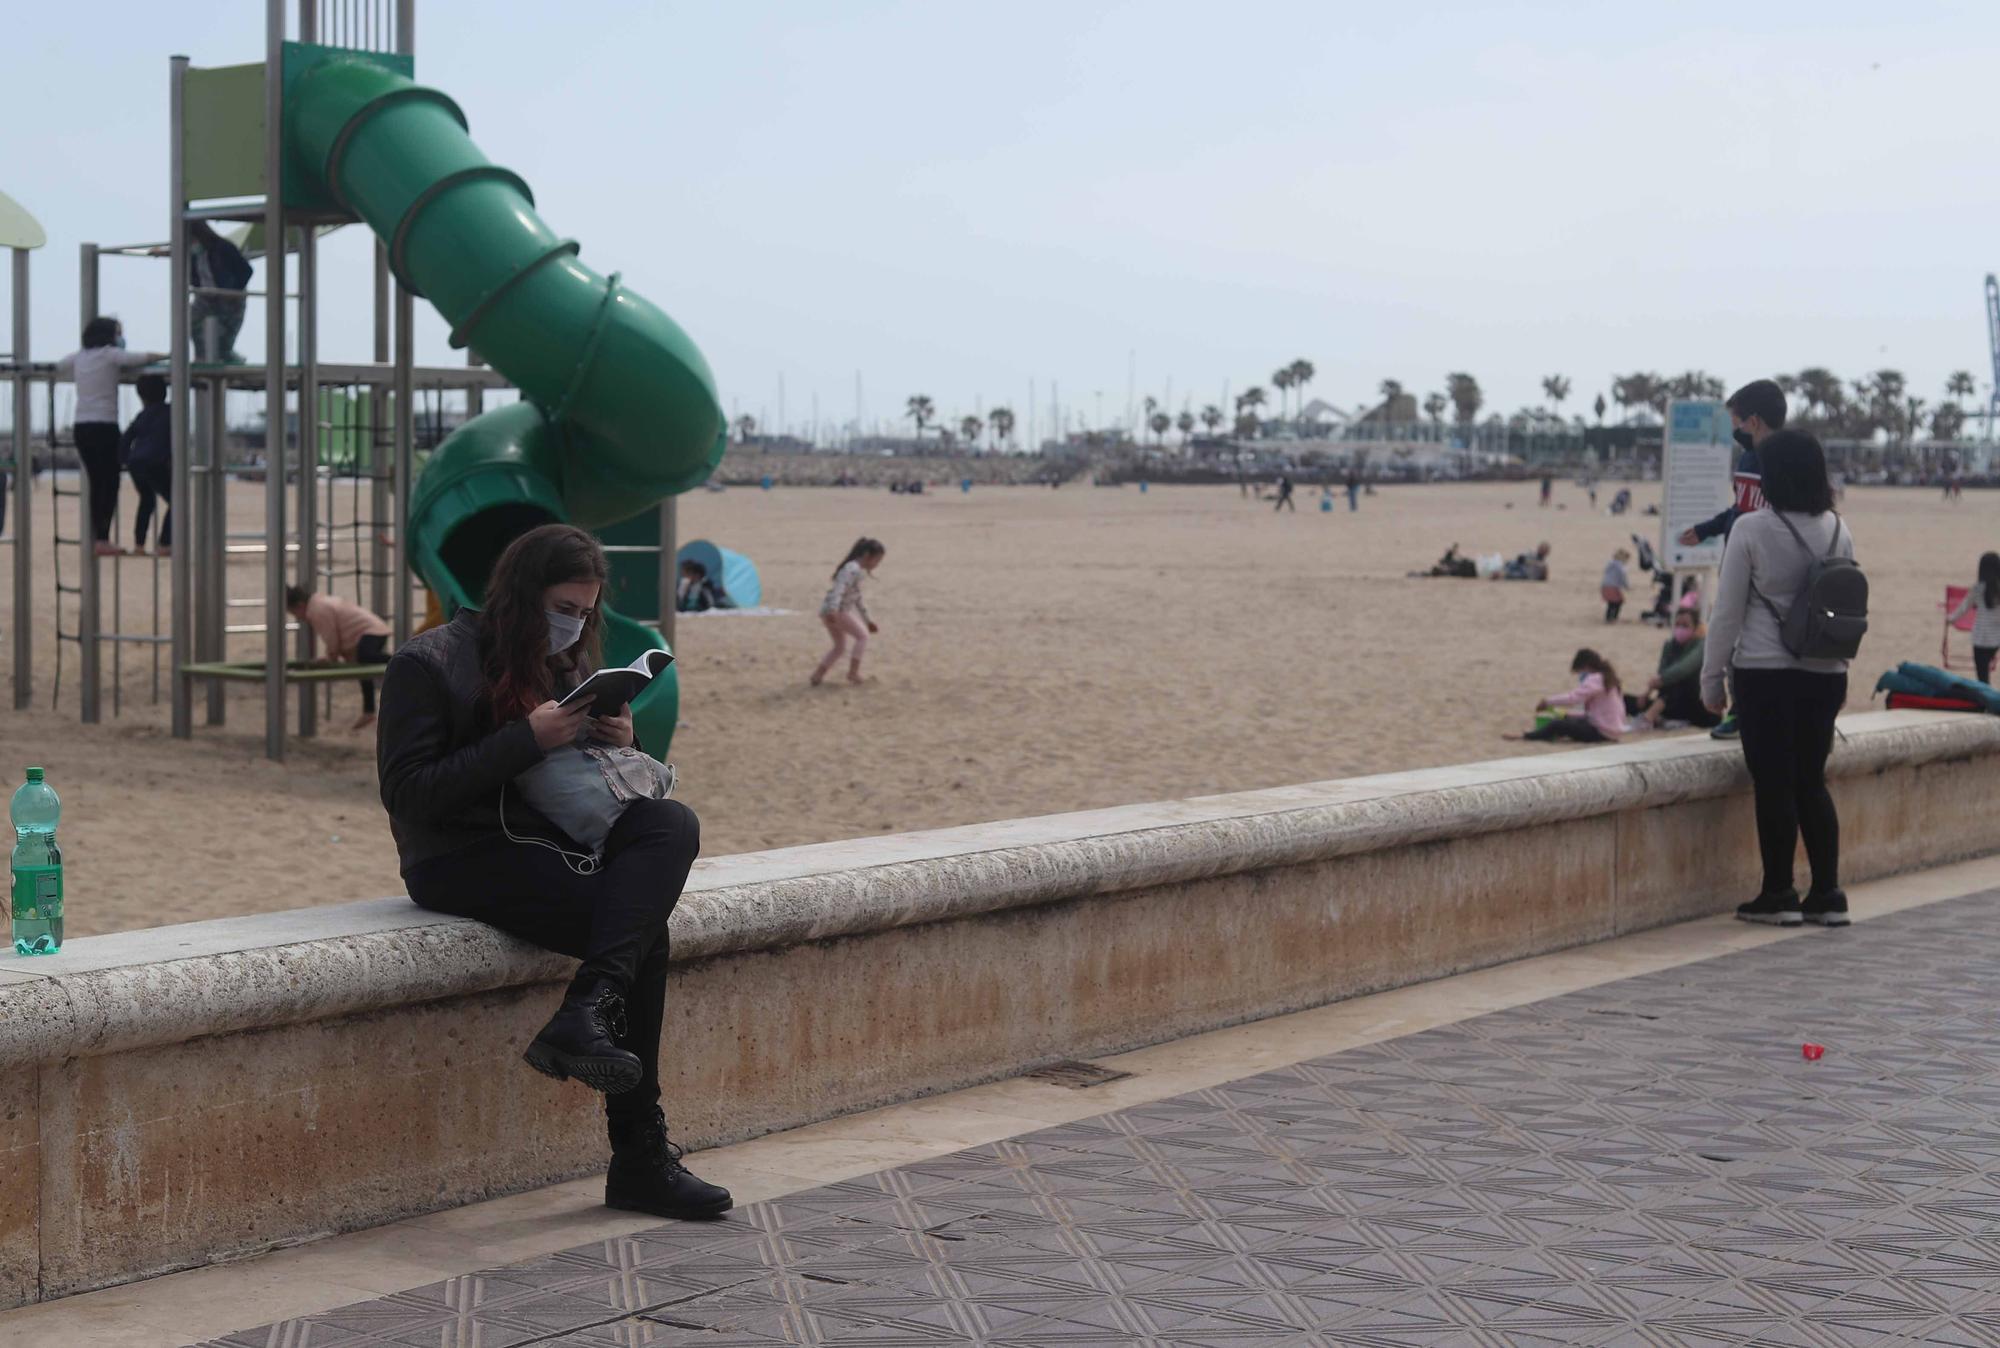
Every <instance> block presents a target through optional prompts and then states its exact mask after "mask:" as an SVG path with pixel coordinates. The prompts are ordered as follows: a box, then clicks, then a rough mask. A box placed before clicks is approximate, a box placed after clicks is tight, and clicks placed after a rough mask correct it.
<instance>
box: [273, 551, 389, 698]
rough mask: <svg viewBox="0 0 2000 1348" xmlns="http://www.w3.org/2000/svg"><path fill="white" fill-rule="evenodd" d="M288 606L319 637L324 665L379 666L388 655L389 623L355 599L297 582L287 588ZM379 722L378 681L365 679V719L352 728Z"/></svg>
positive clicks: (287, 608) (363, 689) (363, 692)
mask: <svg viewBox="0 0 2000 1348" xmlns="http://www.w3.org/2000/svg"><path fill="white" fill-rule="evenodd" d="M285 609H286V611H287V612H289V613H290V614H291V615H292V617H293V619H294V620H295V621H298V622H302V623H304V624H305V625H306V626H308V627H310V628H312V630H313V635H314V636H316V637H318V638H319V649H320V663H321V664H323V665H379V664H381V663H382V662H383V661H384V660H385V659H387V658H388V652H389V624H388V623H386V622H383V621H382V619H381V618H380V617H379V616H378V615H376V614H373V613H370V612H369V611H368V610H367V609H365V608H363V607H361V605H359V604H357V603H355V602H354V601H353V600H352V599H342V598H341V597H340V596H339V595H337V594H314V593H313V592H312V591H311V590H306V589H301V588H300V587H299V586H297V585H294V586H291V587H290V588H288V589H287V590H286V591H285ZM374 724H375V680H373V679H363V680H361V718H360V719H359V720H357V721H356V722H355V723H354V725H353V727H352V729H355V730H366V729H367V728H368V727H369V726H371V725H374Z"/></svg>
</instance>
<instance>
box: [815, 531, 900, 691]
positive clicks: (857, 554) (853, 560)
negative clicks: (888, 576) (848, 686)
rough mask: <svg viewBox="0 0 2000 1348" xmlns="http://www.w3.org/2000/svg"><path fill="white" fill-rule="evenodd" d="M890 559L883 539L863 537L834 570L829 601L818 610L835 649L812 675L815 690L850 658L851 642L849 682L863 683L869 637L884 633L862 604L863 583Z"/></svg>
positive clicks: (828, 653) (828, 592)
mask: <svg viewBox="0 0 2000 1348" xmlns="http://www.w3.org/2000/svg"><path fill="white" fill-rule="evenodd" d="M888 555H889V549H888V548H886V547H884V546H883V545H882V541H881V540H880V539H878V538H867V537H863V538H859V539H856V540H855V543H854V546H853V547H851V548H849V549H848V550H847V556H846V557H844V558H842V559H841V563H840V565H839V566H837V567H835V568H834V571H833V588H832V589H830V590H828V591H827V592H826V599H825V601H824V602H822V603H821V604H820V606H819V620H820V621H821V622H822V623H825V624H826V630H827V633H828V635H830V636H831V637H832V638H833V649H832V650H830V651H828V652H827V653H826V654H825V655H824V656H823V657H821V659H820V662H819V666H818V667H817V668H816V669H814V670H813V672H812V684H813V686H814V687H815V688H817V687H818V686H819V685H820V684H822V683H824V682H825V681H826V676H827V673H828V671H830V670H831V669H832V668H833V667H834V666H835V665H836V664H838V663H839V662H840V657H841V656H842V655H845V654H847V650H848V643H849V642H850V641H851V642H853V643H854V653H853V655H852V656H851V657H849V659H848V662H847V681H848V682H849V683H860V682H861V656H862V653H863V652H864V651H866V650H867V649H868V634H869V633H871V632H879V631H880V630H881V629H880V628H878V627H877V626H875V620H874V619H873V618H870V617H869V616H868V609H867V606H866V605H864V604H863V603H862V602H861V582H862V580H863V579H865V578H866V577H868V576H871V575H873V574H875V568H876V567H878V566H880V565H881V564H882V559H883V558H884V557H886V556H888Z"/></svg>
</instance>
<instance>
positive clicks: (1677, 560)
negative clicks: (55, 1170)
mask: <svg viewBox="0 0 2000 1348" xmlns="http://www.w3.org/2000/svg"><path fill="white" fill-rule="evenodd" d="M1735 452H1736V442H1735V440H1734V439H1733V438H1731V435H1730V425H1729V409H1728V408H1726V407H1724V406H1723V405H1722V403H1721V402H1719V401H1716V400H1713V399H1707V398H1697V399H1686V400H1681V399H1676V400H1675V401H1673V402H1670V403H1668V404H1667V424H1666V434H1665V437H1664V440H1663V443H1662V446H1661V461H1660V482H1661V486H1662V492H1661V495H1662V498H1663V503H1662V505H1661V507H1660V564H1661V565H1662V566H1664V567H1666V568H1667V570H1669V571H1674V572H1679V571H1683V570H1713V569H1715V568H1716V567H1718V566H1720V565H1722V539H1720V538H1709V539H1704V540H1703V541H1701V542H1700V543H1697V544H1695V545H1694V546H1692V547H1689V546H1688V545H1686V544H1684V543H1682V542H1681V541H1680V537H1681V534H1682V533H1684V532H1685V531H1687V530H1688V529H1691V528H1693V527H1694V526H1695V525H1697V524H1700V523H1701V522H1702V521H1703V520H1707V519H1712V518H1714V517H1715V516H1717V515H1719V514H1721V513H1722V512H1723V511H1725V510H1727V509H1729V507H1730V506H1731V505H1732V504H1733V503H1734V502H1735V500H1736V493H1735V489H1734V488H1733V487H1732V485H1731V481H1730V474H1731V459H1732V456H1733V455H1734V454H1735Z"/></svg>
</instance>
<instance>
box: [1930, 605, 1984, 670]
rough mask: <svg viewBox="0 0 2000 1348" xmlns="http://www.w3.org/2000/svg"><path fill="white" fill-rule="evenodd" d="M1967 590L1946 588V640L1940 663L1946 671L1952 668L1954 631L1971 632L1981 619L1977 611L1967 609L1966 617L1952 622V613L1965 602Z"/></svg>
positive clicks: (1941, 649) (1942, 646) (1942, 647)
mask: <svg viewBox="0 0 2000 1348" xmlns="http://www.w3.org/2000/svg"><path fill="white" fill-rule="evenodd" d="M1967 589H1968V587H1966V586H1964V585H1947V586H1945V587H1944V617H1945V623H1944V638H1943V641H1942V643H1941V646H1940V654H1939V656H1938V663H1939V664H1940V665H1942V666H1944V667H1945V668H1946V669H1950V668H1951V634H1952V633H1953V632H1954V631H1958V632H1970V631H1971V630H1972V624H1973V623H1974V622H1976V621H1977V620H1978V617H1979V611H1978V610H1977V609H1967V610H1966V611H1965V616H1964V617H1962V618H1960V619H1959V620H1958V621H1957V622H1953V621H1952V620H1951V615H1952V613H1953V612H1954V611H1955V610H1956V609H1957V608H1958V606H1959V604H1961V603H1962V602H1964V600H1965V596H1966V593H1967Z"/></svg>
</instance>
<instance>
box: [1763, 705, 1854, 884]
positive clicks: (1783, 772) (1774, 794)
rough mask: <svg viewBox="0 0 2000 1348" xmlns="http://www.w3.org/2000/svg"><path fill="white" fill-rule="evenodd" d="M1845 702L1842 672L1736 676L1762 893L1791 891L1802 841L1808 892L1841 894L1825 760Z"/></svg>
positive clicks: (1837, 823)
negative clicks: (1753, 799) (1761, 868)
mask: <svg viewBox="0 0 2000 1348" xmlns="http://www.w3.org/2000/svg"><path fill="white" fill-rule="evenodd" d="M1846 701H1847V676H1846V675H1845V674H1809V673H1807V672H1806V671H1805V670H1802V669H1739V670H1737V671H1736V723H1737V725H1738V727H1739V728H1740V729H1741V730H1742V733H1743V760H1744V762H1746V763H1747V764H1749V766H1750V783H1751V786H1752V787H1753V788H1754V789H1755V791H1756V796H1757V846H1758V850H1759V851H1761V852H1762V853H1763V856H1764V888H1763V891H1762V892H1763V893H1765V894H1783V893H1784V892H1785V891H1787V890H1789V889H1791V888H1792V856H1793V854H1794V852H1795V851H1796V850H1797V848H1798V842H1799V839H1800V838H1801V837H1803V838H1804V839H1805V844H1806V860H1807V862H1808V863H1810V864H1811V866H1812V891H1811V892H1812V893H1815V894H1824V893H1827V892H1829V891H1832V890H1835V889H1838V888H1840V816H1839V815H1838V814H1837V813H1836V812H1835V811H1834V808H1833V793H1832V792H1830V791H1828V790H1827V789H1826V756H1827V755H1828V754H1829V753H1831V752H1833V718H1834V716H1835V715H1836V714H1838V713H1839V711H1840V709H1841V707H1842V706H1843V705H1844V704H1845V703H1846Z"/></svg>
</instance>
